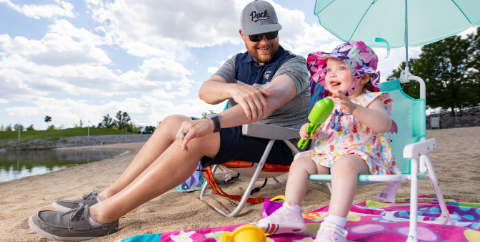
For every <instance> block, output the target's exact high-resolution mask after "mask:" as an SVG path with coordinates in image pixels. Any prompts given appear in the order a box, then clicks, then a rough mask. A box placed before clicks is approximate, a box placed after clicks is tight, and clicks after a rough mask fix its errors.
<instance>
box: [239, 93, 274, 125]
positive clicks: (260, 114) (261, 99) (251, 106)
mask: <svg viewBox="0 0 480 242" xmlns="http://www.w3.org/2000/svg"><path fill="white" fill-rule="evenodd" d="M231 95H232V98H233V100H235V102H237V103H238V104H239V105H240V106H241V107H242V109H243V111H244V112H245V115H246V116H247V118H248V119H249V120H251V121H253V122H256V121H258V120H260V119H261V118H265V110H266V109H267V102H266V101H265V98H267V97H270V95H271V94H270V93H269V92H267V91H265V90H263V89H260V88H257V87H253V86H242V85H238V84H234V85H232V91H231Z"/></svg>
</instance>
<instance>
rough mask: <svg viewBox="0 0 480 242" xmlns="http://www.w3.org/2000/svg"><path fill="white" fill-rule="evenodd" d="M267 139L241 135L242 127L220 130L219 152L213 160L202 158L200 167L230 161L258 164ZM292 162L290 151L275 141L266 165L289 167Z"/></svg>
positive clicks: (279, 141)
mask: <svg viewBox="0 0 480 242" xmlns="http://www.w3.org/2000/svg"><path fill="white" fill-rule="evenodd" d="M268 141H269V140H267V139H260V138H252V137H247V136H243V135H242V126H237V127H233V128H223V129H221V130H220V150H219V151H218V153H217V155H216V156H215V158H210V157H207V156H204V157H203V158H202V159H201V162H202V166H203V167H207V166H211V165H215V164H222V163H225V162H228V161H231V160H241V161H251V162H259V161H260V159H261V158H262V155H263V152H264V151H265V148H266V147H267V144H268ZM292 161H293V154H292V150H290V148H288V146H287V145H286V144H285V142H283V140H276V141H275V143H273V147H272V150H271V151H270V154H269V155H268V158H267V161H266V163H270V164H279V165H290V164H291V163H292Z"/></svg>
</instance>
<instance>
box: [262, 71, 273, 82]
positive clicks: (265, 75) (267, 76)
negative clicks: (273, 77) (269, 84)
mask: <svg viewBox="0 0 480 242" xmlns="http://www.w3.org/2000/svg"><path fill="white" fill-rule="evenodd" d="M270 73H272V71H266V72H265V74H264V75H263V78H265V79H267V80H268V78H269V77H270Z"/></svg>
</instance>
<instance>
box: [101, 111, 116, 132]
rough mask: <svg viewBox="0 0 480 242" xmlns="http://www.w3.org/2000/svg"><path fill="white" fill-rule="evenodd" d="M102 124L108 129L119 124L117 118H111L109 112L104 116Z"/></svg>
mask: <svg viewBox="0 0 480 242" xmlns="http://www.w3.org/2000/svg"><path fill="white" fill-rule="evenodd" d="M101 124H102V127H105V128H108V129H111V128H113V127H115V126H116V125H117V123H116V122H115V120H113V118H111V117H110V115H109V114H107V115H105V116H103V121H102V123H101Z"/></svg>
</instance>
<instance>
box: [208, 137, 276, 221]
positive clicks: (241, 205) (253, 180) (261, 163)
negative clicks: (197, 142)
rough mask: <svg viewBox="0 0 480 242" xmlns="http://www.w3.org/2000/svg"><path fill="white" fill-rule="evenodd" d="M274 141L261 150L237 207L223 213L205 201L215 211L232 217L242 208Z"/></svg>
mask: <svg viewBox="0 0 480 242" xmlns="http://www.w3.org/2000/svg"><path fill="white" fill-rule="evenodd" d="M274 142H275V140H270V141H269V142H268V145H267V148H265V151H264V152H263V155H262V158H261V159H260V162H259V164H258V166H257V169H256V170H255V173H254V174H253V177H252V179H251V180H250V183H249V184H248V187H247V189H246V190H245V193H244V194H243V197H242V200H240V202H239V203H238V205H237V208H235V210H234V211H233V212H231V213H228V214H227V213H225V212H223V211H222V210H220V209H219V208H217V207H215V206H213V205H211V204H209V203H207V204H208V205H210V206H211V207H213V208H214V209H215V211H217V212H218V213H220V214H221V215H223V216H225V217H234V216H237V214H239V213H240V211H241V210H242V208H243V206H244V205H245V203H246V202H247V199H248V197H249V196H250V192H251V191H252V189H253V187H254V185H255V182H256V181H257V179H258V176H259V175H260V172H261V171H262V169H263V165H264V164H265V161H266V160H267V157H268V154H269V153H270V150H271V149H272V147H273V143H274ZM215 169H216V166H214V167H213V168H212V174H213V173H214V172H215ZM205 189H206V188H205V186H204V188H202V192H201V193H200V200H202V198H203V193H204V190H205ZM202 201H203V200H202Z"/></svg>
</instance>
